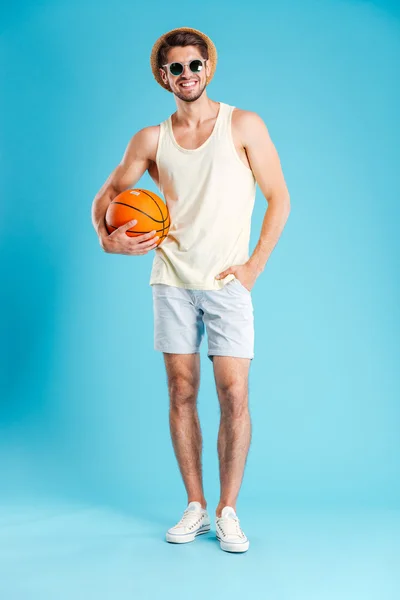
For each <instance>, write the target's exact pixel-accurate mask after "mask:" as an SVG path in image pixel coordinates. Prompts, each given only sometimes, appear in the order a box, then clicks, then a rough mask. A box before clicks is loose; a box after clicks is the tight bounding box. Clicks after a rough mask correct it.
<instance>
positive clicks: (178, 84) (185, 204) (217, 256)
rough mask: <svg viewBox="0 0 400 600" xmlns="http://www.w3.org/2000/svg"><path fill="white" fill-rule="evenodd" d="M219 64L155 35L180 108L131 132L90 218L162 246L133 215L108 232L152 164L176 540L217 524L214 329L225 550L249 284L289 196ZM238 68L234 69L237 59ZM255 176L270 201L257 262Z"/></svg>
mask: <svg viewBox="0 0 400 600" xmlns="http://www.w3.org/2000/svg"><path fill="white" fill-rule="evenodd" d="M216 63H217V52H216V49H215V46H214V44H213V42H212V41H211V40H210V38H209V37H208V36H206V35H205V34H204V33H202V32H200V31H198V30H195V29H191V28H188V27H183V28H178V29H174V30H172V31H170V32H167V33H166V34H164V35H162V36H161V37H160V38H159V39H158V40H157V42H156V43H155V44H154V46H153V49H152V53H151V68H152V71H153V75H154V77H155V79H156V81H157V82H158V83H159V84H160V85H161V86H162V87H163V88H164V89H166V90H167V91H169V92H170V93H173V94H174V96H175V101H176V105H177V110H176V112H175V113H174V114H173V115H171V116H170V117H169V118H168V119H166V120H165V121H164V122H162V123H161V124H160V125H157V126H151V127H145V128H144V129H142V130H140V131H139V132H138V133H136V134H135V135H134V136H133V137H132V139H131V140H130V142H129V144H128V147H127V149H126V151H125V154H124V156H123V158H122V161H121V163H120V164H119V165H118V166H117V167H116V169H115V170H114V171H113V173H112V174H111V175H110V177H109V178H108V179H107V181H106V182H105V184H104V185H103V187H102V188H101V190H100V191H99V192H98V194H97V196H96V198H95V200H94V203H93V212H92V218H93V224H94V226H95V228H96V231H97V233H98V235H99V238H100V244H101V246H102V248H103V249H104V250H105V251H106V252H111V253H116V254H131V255H143V254H147V253H148V252H149V251H150V250H152V249H153V248H155V247H156V246H157V240H158V236H157V235H155V233H156V231H152V232H151V233H149V234H145V235H141V236H138V237H129V236H127V235H126V233H125V232H126V231H127V229H129V228H130V227H132V226H134V225H135V223H136V221H135V220H132V221H130V222H129V223H126V225H124V226H122V227H120V228H119V229H117V230H115V231H114V232H113V233H111V234H110V235H108V234H107V231H106V229H105V226H104V215H105V212H106V210H107V207H108V204H109V202H110V201H111V200H112V199H113V198H114V197H115V196H116V195H117V194H118V193H120V192H122V191H124V190H126V189H128V188H132V187H134V186H135V184H136V183H137V182H138V180H139V179H140V177H141V176H142V175H143V173H144V172H145V171H146V170H148V172H149V174H150V176H151V177H152V178H153V180H154V181H155V183H156V184H157V186H158V187H159V189H160V190H161V192H162V193H163V195H164V197H165V200H166V203H167V206H168V208H169V212H170V216H171V227H170V230H169V234H168V236H167V237H166V238H165V240H164V241H163V242H162V244H160V246H158V247H157V250H156V254H155V257H154V261H153V268H152V272H151V278H150V285H151V286H152V292H153V307H154V341H155V349H156V350H159V351H162V352H163V353H164V354H163V356H164V362H165V366H166V371H167V378H168V392H169V398H170V412H169V415H170V417H169V421H170V430H171V437H172V443H173V447H174V451H175V454H176V457H177V461H178V464H179V468H180V472H181V475H182V478H183V481H184V484H185V488H186V491H187V495H188V505H187V507H186V509H185V511H184V513H183V516H182V518H181V519H180V521H179V522H178V523H177V524H176V525H175V526H174V527H171V528H170V529H169V530H168V532H167V534H166V539H167V541H169V542H176V543H184V542H190V541H193V540H194V539H195V537H196V536H197V535H200V534H202V533H205V532H207V531H209V530H210V518H209V516H208V512H207V502H206V499H205V497H204V490H203V482H202V465H201V452H202V435H201V429H200V424H199V419H198V413H197V406H196V402H197V394H198V389H199V383H200V355H199V348H200V344H201V341H202V338H203V335H204V329H205V328H206V330H207V336H208V356H209V358H210V360H212V362H213V370H214V377H215V382H216V390H217V395H218V399H219V404H220V410H221V420H220V429H219V434H218V456H219V464H220V483H221V495H220V501H219V504H218V506H217V507H216V512H215V526H216V534H217V538H218V540H219V542H220V547H221V548H222V549H223V550H225V551H230V552H244V551H246V550H247V549H248V548H249V540H248V538H247V537H246V535H245V534H244V532H243V531H242V529H241V526H240V523H239V518H238V516H237V514H236V501H237V497H238V494H239V489H240V486H241V482H242V478H243V473H244V467H245V463H246V459H247V454H248V449H249V446H250V440H251V422H250V415H249V409H248V374H249V368H250V363H251V360H252V359H253V357H254V318H253V306H252V297H251V290H252V288H253V286H254V283H255V281H256V279H257V277H258V276H259V275H260V273H261V272H262V271H263V269H264V267H265V264H266V261H267V260H268V258H269V256H270V254H271V252H272V250H273V248H274V246H275V245H276V243H277V241H278V239H279V237H280V235H281V232H282V230H283V228H284V225H285V223H286V220H287V218H288V215H289V211H290V199H289V193H288V190H287V186H286V184H285V180H284V177H283V173H282V170H281V166H280V160H279V157H278V154H277V152H276V149H275V147H274V145H273V143H272V141H271V139H270V136H269V133H268V130H267V128H266V126H265V124H264V122H263V120H262V119H261V118H260V117H259V116H258V115H257V114H255V113H254V112H249V111H245V110H239V109H236V108H234V107H233V106H230V105H228V104H225V103H223V102H216V101H213V100H211V99H209V98H208V96H207V91H206V87H207V85H208V83H209V82H210V81H211V79H212V77H213V76H214V72H215V68H216ZM231 68H232V70H234V69H236V67H235V62H234V61H232V63H231ZM239 75H240V74H239V73H236V74H235V76H236V77H238V76H239ZM255 90H256V80H255ZM256 183H258V185H259V187H260V189H261V191H262V193H263V195H264V196H265V198H266V199H267V201H268V208H267V211H266V215H265V217H264V221H263V224H262V231H261V236H260V240H259V242H258V244H257V246H256V248H255V250H254V252H253V254H252V256H251V257H250V256H249V252H248V245H249V238H250V221H251V214H252V211H253V206H254V199H255V191H256Z"/></svg>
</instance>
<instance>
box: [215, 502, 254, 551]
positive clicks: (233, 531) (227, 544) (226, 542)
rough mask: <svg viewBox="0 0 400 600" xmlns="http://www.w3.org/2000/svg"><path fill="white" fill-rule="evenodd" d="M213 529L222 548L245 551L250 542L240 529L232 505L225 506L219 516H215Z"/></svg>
mask: <svg viewBox="0 0 400 600" xmlns="http://www.w3.org/2000/svg"><path fill="white" fill-rule="evenodd" d="M215 531H216V536H217V540H219V543H220V546H221V548H222V550H225V551H227V552H246V550H248V549H249V546H250V542H249V540H248V539H247V537H246V536H245V534H244V533H243V531H242V530H241V527H240V522H239V519H238V517H237V514H236V512H235V509H234V508H232V506H225V507H224V508H223V509H222V513H221V516H220V517H217V516H216V517H215Z"/></svg>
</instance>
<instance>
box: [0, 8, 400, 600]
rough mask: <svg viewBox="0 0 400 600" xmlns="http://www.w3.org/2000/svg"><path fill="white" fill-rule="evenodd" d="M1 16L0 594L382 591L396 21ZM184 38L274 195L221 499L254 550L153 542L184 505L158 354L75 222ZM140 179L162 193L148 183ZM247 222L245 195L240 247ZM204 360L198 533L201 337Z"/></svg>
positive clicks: (393, 359)
mask: <svg viewBox="0 0 400 600" xmlns="http://www.w3.org/2000/svg"><path fill="white" fill-rule="evenodd" d="M1 11H2V14H1V15H0V23H1V25H0V64H1V70H2V80H3V85H2V86H1V92H0V119H1V146H0V152H1V155H0V157H1V161H0V169H1V174H2V178H1V179H2V200H3V201H2V204H1V219H0V244H1V248H0V252H1V259H2V260H1V273H0V275H1V282H2V284H3V285H2V286H1V288H2V289H1V313H0V314H1V339H2V344H1V362H0V378H1V380H0V385H1V392H2V400H1V405H0V428H1V441H0V471H1V481H0V486H1V498H0V500H1V504H0V539H1V548H2V550H1V561H0V562H1V563H2V567H1V570H2V573H1V577H0V592H1V593H2V594H1V595H2V596H3V597H4V598H7V600H13V599H14V598H15V599H18V600H19V599H24V600H25V599H29V600H30V599H31V598H34V599H36V598H38V599H40V600H47V599H50V598H51V599H52V598H55V597H57V598H60V599H64V598H68V599H70V598H72V597H73V598H75V599H80V598H85V599H86V598H96V599H103V598H118V599H119V600H120V599H121V600H124V599H125V598H132V597H134V598H139V599H142V598H154V599H156V598H159V597H161V596H162V597H163V598H169V597H171V598H172V597H174V598H186V597H191V598H200V597H203V595H204V593H208V594H210V595H211V597H217V594H218V597H221V598H242V596H243V595H244V594H246V595H248V596H250V597H257V598H258V597H265V598H267V597H268V598H271V599H273V600H275V599H279V600H281V599H282V600H286V599H290V600H302V599H303V598H304V599H307V600H312V599H313V598H318V600H321V599H323V600H330V599H331V598H332V599H333V598H340V599H341V600H346V599H347V598H349V599H351V600H355V599H357V600H358V598H362V599H363V600H368V599H370V598H371V599H372V598H374V599H375V598H377V597H378V596H379V598H380V599H392V598H393V599H394V598H398V597H399V594H400V582H399V578H398V575H396V568H398V566H399V563H400V560H399V559H400V543H399V533H400V518H399V503H400V502H399V501H400V483H399V482H400V479H399V466H400V442H399V412H400V411H399V391H400V385H399V383H400V382H399V367H398V364H399V333H400V332H399V323H400V322H399V314H398V306H399V289H400V288H399V279H398V278H399V236H398V222H399V216H400V215H399V213H400V209H399V195H398V190H399V186H400V171H399V168H398V164H399V144H398V140H399V135H400V125H399V119H398V106H399V105H400V86H399V70H398V67H399V50H400V8H399V5H398V3H396V2H384V1H382V2H362V1H359V2H339V1H329V2H328V1H325V0H322V1H321V0H320V1H318V2H316V1H314V2H313V1H309V0H307V1H304V2H295V1H292V2H289V1H287V0H283V1H282V0H281V1H280V2H279V3H278V2H275V3H273V2H263V3H261V2H255V1H253V2H246V3H243V2H237V1H234V2H227V1H226V0H224V1H222V2H219V3H216V2H210V1H209V0H205V1H203V2H201V3H200V4H187V3H186V4H184V3H181V2H176V1H175V0H172V1H171V2H169V3H167V4H166V3H164V2H160V1H159V0H155V1H153V2H152V3H150V4H149V5H145V4H144V3H132V2H123V1H121V0H115V1H114V2H105V1H102V2H98V3H95V2H80V3H79V4H78V2H71V1H69V2H66V1H65V2H60V1H54V2H22V1H20V2H16V3H14V4H12V5H11V4H10V6H8V7H7V8H6V9H5V8H4V7H3V8H2V9H1ZM179 26H190V27H195V28H197V29H200V30H202V31H204V32H205V33H207V34H208V35H209V36H210V37H211V38H212V39H213V41H214V42H215V44H216V46H217V50H218V56H219V61H218V65H217V70H216V75H215V77H214V79H213V81H212V83H211V84H210V86H209V88H208V95H209V96H210V97H211V98H212V99H214V100H217V101H223V102H227V103H229V104H233V105H235V106H238V107H240V108H244V109H248V110H252V111H256V112H257V113H258V114H260V115H261V116H262V118H263V119H264V120H265V122H266V124H267V127H268V129H269V131H270V135H271V137H272V139H273V141H274V143H275V145H276V148H277V150H278V152H279V155H280V158H281V163H282V167H283V171H284V174H285V179H286V182H287V185H288V188H289V191H290V195H291V213H290V216H289V220H288V222H287V225H286V227H285V229H284V232H283V234H282V236H281V238H280V240H279V242H278V244H277V246H276V248H275V250H274V252H273V253H272V255H271V257H270V259H269V261H268V263H267V266H266V268H265V270H264V272H263V273H262V274H261V276H260V277H259V279H258V280H257V282H256V284H255V287H254V288H253V292H252V295H253V304H254V315H255V323H256V333H255V339H256V341H255V359H254V361H253V363H252V366H251V371H250V411H251V416H252V423H253V439H252V445H251V448H250V453H249V456H248V462H247V466H246V471H245V476H244V480H243V486H242V490H241V492H240V495H239V500H238V504H237V510H238V516H239V517H240V519H241V524H242V527H243V530H244V531H245V533H246V534H247V535H248V537H249V539H250V544H251V546H250V550H249V552H247V553H245V554H244V555H238V556H235V555H232V554H228V553H225V552H221V550H220V549H219V545H218V542H217V541H216V540H215V537H213V535H210V534H209V535H208V536H203V537H202V538H200V539H198V540H196V542H195V543H194V544H185V545H181V546H180V547H177V546H172V545H170V544H167V543H165V542H164V535H165V531H166V529H167V528H168V527H171V526H172V525H173V524H174V523H175V522H176V521H177V520H178V519H179V518H180V516H181V513H182V511H183V509H184V508H185V506H186V494H185V490H184V487H183V483H182V481H181V477H180V474H179V471H178V467H177V463H176V460H175V456H174V453H173V449H172V444H171V441H170V436H169V428H168V396H167V385H166V374H165V368H164V363H163V357H162V354H161V353H158V352H156V351H154V350H153V315H152V296H151V287H150V286H149V285H148V282H149V277H150V269H151V263H152V260H153V256H154V254H153V253H149V254H148V255H146V256H142V257H129V256H115V255H107V254H105V253H104V252H103V251H102V249H101V248H100V245H99V243H98V239H97V236H96V233H95V231H94V229H93V227H92V224H91V205H92V201H93V198H94V196H95V194H96V192H97V191H98V190H99V188H100V187H101V185H102V184H103V182H104V181H105V179H106V178H107V177H108V175H109V173H110V172H111V171H112V170H113V169H114V168H115V166H116V165H117V164H118V162H119V161H120V159H121V158H122V154H123V152H124V150H125V148H126V145H127V143H128V142H129V139H130V138H131V136H132V135H133V134H134V133H135V132H136V131H137V130H138V129H141V128H142V127H145V126H147V125H155V124H158V123H159V122H161V121H162V120H164V119H165V118H166V117H167V116H168V115H169V114H171V113H172V112H174V111H175V102H174V98H173V96H172V94H170V93H168V92H166V91H164V90H163V89H162V88H161V87H160V86H158V85H157V83H156V82H155V81H154V79H153V77H152V74H151V71H150V67H149V56H150V51H151V47H152V44H153V43H154V42H155V40H156V39H157V38H158V37H159V35H161V34H162V33H164V32H166V31H168V30H170V29H172V28H175V27H179ZM4 82H5V83H4ZM140 186H141V187H144V188H147V189H151V190H153V191H157V189H156V187H155V186H154V183H153V182H152V180H151V179H150V178H149V177H148V175H146V176H144V177H143V179H142V180H141V181H140ZM266 207H267V203H266V200H265V198H264V197H263V196H262V194H261V192H260V190H258V192H257V198H256V205H255V210H254V213H253V220H252V237H251V247H250V250H251V251H252V250H253V249H254V247H255V245H256V243H257V241H258V238H259V234H260V230H261V223H262V219H263V217H264V214H265V210H266ZM201 360H202V374H201V376H202V381H201V388H200V394H199V413H200V419H201V423H202V428H203V438H204V461H203V462H204V485H205V492H206V497H207V500H208V508H209V511H210V516H211V518H212V528H213V525H214V524H213V517H214V513H215V507H216V505H217V503H218V494H219V480H218V462H217V453H216V440H217V433H218V425H219V422H218V419H219V407H218V400H217V396H216V391H215V385H214V379H213V373H212V365H211V363H210V361H208V360H207V357H206V340H204V341H203V347H202V350H201ZM176 554H179V556H176ZM232 561H240V565H238V563H237V562H235V565H233V562H232ZM260 586H262V588H263V590H264V592H263V595H262V596H260V592H259V591H257V590H259V589H260ZM213 594H214V595H213Z"/></svg>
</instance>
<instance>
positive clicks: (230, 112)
mask: <svg viewBox="0 0 400 600" xmlns="http://www.w3.org/2000/svg"><path fill="white" fill-rule="evenodd" d="M235 108H236V107H235V106H231V109H230V111H229V114H228V125H227V129H228V139H229V145H230V147H231V150H232V152H233V154H234V155H235V157H236V160H237V161H238V162H240V164H241V165H242V167H243V169H245V170H246V171H247V173H250V174H251V176H252V177H253V179H254V173H253V171H252V170H251V169H250V167H247V166H246V165H245V164H244V162H243V161H242V159H241V158H240V156H239V154H238V153H237V150H236V146H235V142H234V141H233V134H232V115H233V111H234V110H235Z"/></svg>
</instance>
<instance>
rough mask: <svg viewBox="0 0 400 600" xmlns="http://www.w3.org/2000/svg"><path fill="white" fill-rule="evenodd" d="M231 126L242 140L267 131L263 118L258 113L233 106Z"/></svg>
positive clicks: (247, 139)
mask: <svg viewBox="0 0 400 600" xmlns="http://www.w3.org/2000/svg"><path fill="white" fill-rule="evenodd" d="M232 127H233V128H234V130H235V132H237V133H238V134H239V135H240V137H241V139H242V140H243V141H249V140H251V139H254V137H255V136H257V135H260V134H261V133H264V134H265V133H267V131H268V130H267V126H266V124H265V122H264V120H263V119H262V117H260V115H259V114H258V113H256V112H254V111H251V110H243V109H241V108H235V109H234V111H233V113H232Z"/></svg>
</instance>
